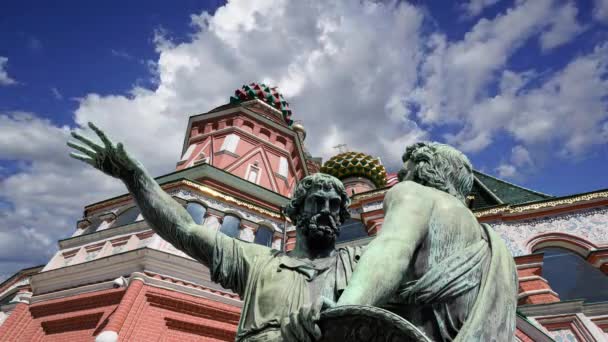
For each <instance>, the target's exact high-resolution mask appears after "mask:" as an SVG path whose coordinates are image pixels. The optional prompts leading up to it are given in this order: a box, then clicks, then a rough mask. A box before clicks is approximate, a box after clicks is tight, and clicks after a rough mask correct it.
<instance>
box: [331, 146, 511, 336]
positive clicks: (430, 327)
mask: <svg viewBox="0 0 608 342" xmlns="http://www.w3.org/2000/svg"><path fill="white" fill-rule="evenodd" d="M403 161H404V165H403V168H402V170H401V171H400V172H399V180H400V183H398V184H397V185H395V186H394V187H393V188H392V189H390V190H389V191H388V192H387V194H386V197H385V199H384V212H385V218H384V223H383V226H382V230H381V231H380V233H379V234H378V236H377V237H376V238H375V239H374V240H373V241H372V242H371V243H370V244H369V245H368V246H367V248H366V249H365V252H364V254H363V255H362V257H361V259H360V260H359V263H358V265H357V269H356V270H355V271H354V273H353V275H352V278H351V279H350V281H349V284H348V286H347V287H346V289H345V290H344V292H343V293H342V295H341V297H340V298H339V300H338V302H337V306H338V307H339V306H342V305H368V306H381V307H384V308H386V309H389V310H390V311H392V312H394V313H397V314H398V315H399V316H401V317H403V318H405V319H406V320H408V321H409V322H411V323H413V324H414V325H415V326H417V327H418V328H420V329H421V330H422V331H424V332H425V334H426V335H427V336H428V337H429V338H431V339H432V340H434V341H463V342H469V341H513V340H514V338H515V337H514V336H515V335H514V333H515V310H516V306H517V273H516V268H515V263H514V261H513V257H512V256H511V254H510V252H509V251H508V249H507V247H506V245H505V244H504V242H503V241H502V240H501V238H500V237H499V236H498V235H497V233H495V232H494V231H493V230H492V228H490V227H489V226H488V225H486V224H479V223H478V222H477V219H476V218H475V216H474V215H473V214H472V212H471V211H470V210H469V209H468V208H467V207H466V205H465V198H466V195H467V194H468V193H469V192H470V191H471V187H472V185H473V173H472V166H471V163H470V162H469V160H468V159H467V157H466V156H465V155H464V154H462V153H461V152H459V151H458V150H456V149H454V148H452V147H450V146H448V145H444V144H439V143H417V144H414V145H412V146H409V147H408V148H407V149H406V152H405V154H404V155H403Z"/></svg>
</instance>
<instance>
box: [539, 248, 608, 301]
mask: <svg viewBox="0 0 608 342" xmlns="http://www.w3.org/2000/svg"><path fill="white" fill-rule="evenodd" d="M537 252H543V253H544V254H545V255H544V258H543V272H542V277H543V278H545V279H547V281H548V282H549V286H551V289H553V291H555V292H557V294H558V295H559V298H560V299H561V300H562V301H565V300H574V299H584V300H585V302H587V303H589V302H602V301H608V277H606V275H605V274H603V273H602V271H600V270H599V269H597V268H595V267H593V266H592V265H591V264H589V263H588V262H587V261H586V260H585V259H583V258H582V257H581V256H579V255H578V254H576V253H574V252H572V251H570V250H567V249H565V248H559V247H547V248H542V249H539V250H537Z"/></svg>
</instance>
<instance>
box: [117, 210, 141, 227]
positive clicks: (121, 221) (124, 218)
mask: <svg viewBox="0 0 608 342" xmlns="http://www.w3.org/2000/svg"><path fill="white" fill-rule="evenodd" d="M139 214H140V212H139V208H138V207H131V208H129V209H127V210H125V211H123V212H122V213H121V214H120V215H118V217H117V218H116V221H114V224H113V225H112V227H119V226H124V225H125V224H130V223H133V222H135V221H137V219H138V217H139Z"/></svg>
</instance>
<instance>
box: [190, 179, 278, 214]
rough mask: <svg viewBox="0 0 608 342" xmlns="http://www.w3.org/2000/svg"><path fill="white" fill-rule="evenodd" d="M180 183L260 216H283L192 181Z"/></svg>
mask: <svg viewBox="0 0 608 342" xmlns="http://www.w3.org/2000/svg"><path fill="white" fill-rule="evenodd" d="M179 183H183V184H185V185H187V186H189V187H191V188H194V189H196V190H198V191H200V192H202V193H205V194H207V195H209V196H212V197H214V198H216V199H221V200H224V201H226V202H229V203H234V204H236V205H238V206H241V207H244V208H247V209H250V210H253V211H257V212H258V213H260V214H264V215H266V216H270V217H272V218H279V219H280V218H281V215H280V214H278V213H276V212H273V211H270V210H267V209H264V208H261V207H259V206H257V205H254V204H251V203H247V202H244V201H241V200H239V199H236V198H234V197H232V196H228V195H225V194H223V193H221V192H219V191H217V190H214V189H211V188H209V187H207V186H204V185H201V184H195V183H193V182H191V181H188V180H182V181H180V182H179Z"/></svg>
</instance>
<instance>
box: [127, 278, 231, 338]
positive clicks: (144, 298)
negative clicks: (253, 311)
mask: <svg viewBox="0 0 608 342" xmlns="http://www.w3.org/2000/svg"><path fill="white" fill-rule="evenodd" d="M239 317H240V308H238V307H235V306H232V305H227V304H223V303H220V302H215V301H212V300H209V299H205V298H201V297H196V296H191V295H187V294H182V293H178V292H174V291H171V290H166V289H160V288H155V287H150V286H144V290H143V291H141V292H139V295H138V297H137V299H136V300H135V302H134V304H133V307H132V309H131V311H130V312H129V315H128V316H127V319H126V321H125V323H124V326H123V328H122V329H121V330H120V332H119V340H120V341H151V340H154V341H157V340H161V341H233V340H234V337H235V335H236V329H237V325H238V320H239Z"/></svg>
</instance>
